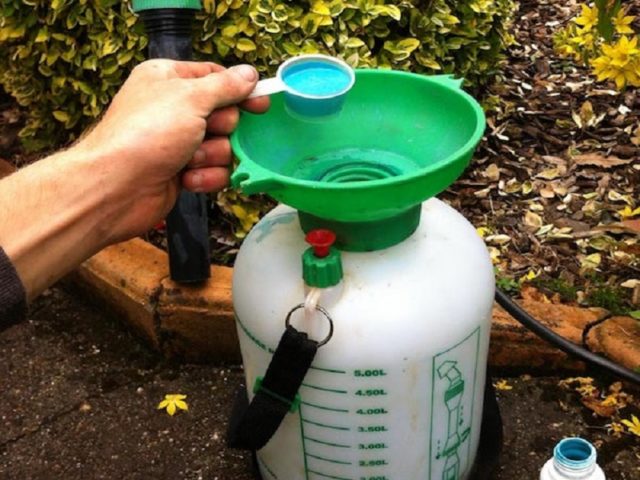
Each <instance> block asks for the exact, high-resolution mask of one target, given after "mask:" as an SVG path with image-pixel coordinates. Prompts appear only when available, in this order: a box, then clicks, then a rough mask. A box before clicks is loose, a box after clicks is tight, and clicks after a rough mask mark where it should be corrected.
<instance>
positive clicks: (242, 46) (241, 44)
mask: <svg viewBox="0 0 640 480" xmlns="http://www.w3.org/2000/svg"><path fill="white" fill-rule="evenodd" d="M236 48H237V49H238V50H240V51H241V52H253V51H254V50H255V49H256V44H255V43H253V41H252V40H249V39H248V38H241V39H239V40H238V42H237V43H236Z"/></svg>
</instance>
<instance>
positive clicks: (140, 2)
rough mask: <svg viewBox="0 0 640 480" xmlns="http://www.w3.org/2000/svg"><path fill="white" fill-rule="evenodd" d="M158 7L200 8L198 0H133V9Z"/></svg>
mask: <svg viewBox="0 0 640 480" xmlns="http://www.w3.org/2000/svg"><path fill="white" fill-rule="evenodd" d="M159 8H184V9H186V10H200V9H201V8H202V5H201V4H200V0H133V11H134V12H142V11H143V10H157V9H159Z"/></svg>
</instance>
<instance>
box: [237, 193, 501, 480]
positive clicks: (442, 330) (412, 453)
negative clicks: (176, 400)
mask: <svg viewBox="0 0 640 480" xmlns="http://www.w3.org/2000/svg"><path fill="white" fill-rule="evenodd" d="M307 248H308V245H306V244H305V241H304V233H303V231H302V229H301V228H300V224H299V220H298V215H297V212H296V211H295V210H293V209H291V208H289V207H286V206H279V207H277V208H276V209H274V210H273V211H272V212H270V213H269V214H268V215H267V216H266V217H265V218H263V219H262V220H261V221H260V222H259V223H258V224H257V225H256V226H255V227H254V229H253V230H252V231H251V233H250V234H249V235H248V237H247V238H246V240H245V242H244V243H243V245H242V248H241V249H240V253H239V255H238V258H237V261H236V264H235V269H234V280H233V295H234V307H235V312H236V315H237V325H238V335H239V338H240V345H241V349H242V356H243V360H244V366H245V372H246V379H247V385H248V391H249V396H250V398H251V397H252V396H253V394H252V391H251V390H252V386H253V385H254V383H255V381H256V377H258V376H262V375H264V372H265V370H266V368H267V365H268V364H269V362H270V359H271V354H272V352H273V350H274V349H275V348H276V345H277V344H278V341H279V339H280V337H281V336H282V334H283V331H284V328H285V323H284V322H285V316H286V315H287V313H288V312H289V311H290V310H291V309H292V308H293V307H294V306H296V305H298V304H300V303H301V302H303V301H304V298H305V295H306V289H305V285H304V283H303V281H302V265H301V260H300V259H301V255H302V254H303V252H304V251H305V250H306V249H307ZM341 253H342V264H343V270H344V277H343V280H342V281H341V282H340V283H339V284H338V285H336V286H334V287H331V288H330V289H327V290H325V291H324V292H323V295H322V297H321V298H320V302H319V304H320V305H322V306H323V307H324V308H325V309H326V310H327V311H328V312H329V314H330V316H331V318H332V319H333V323H334V327H335V330H334V333H333V337H332V338H331V340H330V341H329V342H328V343H327V344H326V345H325V346H323V347H321V348H320V349H319V350H318V353H317V355H316V357H315V360H314V362H313V366H312V368H311V370H310V371H309V373H308V374H307V376H306V378H305V380H304V383H303V385H302V387H301V389H300V391H299V394H300V397H301V404H300V408H299V409H298V410H297V411H296V412H295V413H290V414H288V415H287V417H286V418H285V420H284V421H283V423H282V424H281V425H280V427H279V429H278V430H277V432H276V433H275V435H274V436H273V438H272V439H271V441H270V442H269V443H268V444H267V445H266V446H265V447H264V448H262V449H261V450H259V451H258V452H257V457H258V464H259V467H260V471H261V474H262V477H263V479H264V480H270V479H278V480H321V479H340V480H418V479H420V480H422V479H431V480H463V479H468V478H470V477H469V472H470V470H471V468H472V465H473V463H474V459H475V454H476V451H477V447H478V440H479V435H480V422H481V417H482V402H483V391H484V385H485V374H486V361H487V352H488V344H489V332H490V321H491V308H492V304H493V294H494V277H493V269H492V265H491V262H490V260H489V258H488V255H487V251H486V248H485V245H484V243H483V241H482V240H481V239H480V238H479V236H478V235H477V234H476V231H475V229H474V228H473V227H472V226H471V224H469V222H467V221H466V220H465V219H464V218H463V217H462V216H461V215H460V214H459V213H457V212H456V211H455V210H453V209H452V208H451V207H449V206H448V205H446V204H445V203H443V202H441V201H440V200H437V199H430V200H428V201H427V202H425V203H424V204H423V206H422V213H421V220H420V225H419V227H418V229H417V230H416V231H415V232H414V233H413V234H412V235H411V236H410V237H409V238H407V239H405V240H404V241H402V242H400V243H398V244H396V245H394V246H392V247H389V248H386V249H383V250H378V251H373V252H341ZM303 317H304V316H303V314H302V313H300V315H298V316H297V317H296V315H294V317H293V318H294V322H296V325H297V326H299V327H300V329H303V330H305V331H309V332H310V334H311V336H315V338H318V339H319V338H321V337H322V336H324V334H325V333H326V330H327V323H326V320H325V319H324V317H323V316H322V315H320V314H317V315H315V316H313V318H310V319H308V318H307V319H305V318H303Z"/></svg>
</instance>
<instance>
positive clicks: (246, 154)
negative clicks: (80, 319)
mask: <svg viewBox="0 0 640 480" xmlns="http://www.w3.org/2000/svg"><path fill="white" fill-rule="evenodd" d="M460 83H461V82H460V81H457V80H454V79H452V78H451V77H450V76H432V77H428V76H423V75H416V74H411V73H405V72H398V71H392V70H358V71H357V72H356V82H355V85H354V87H353V88H352V89H351V91H350V92H349V94H348V96H347V99H346V101H345V104H344V106H343V108H342V111H341V112H340V113H339V114H337V115H335V116H332V117H327V118H323V119H321V120H317V119H305V118H303V117H299V116H297V115H291V114H289V112H287V110H286V107H285V104H284V100H283V95H281V94H280V95H274V96H272V97H271V100H272V103H271V108H270V110H269V111H268V112H267V113H266V114H263V115H255V114H250V113H243V114H242V117H241V120H240V122H239V125H238V128H237V129H236V131H235V133H234V134H233V136H232V139H231V143H232V146H233V151H234V153H235V155H236V156H237V157H238V159H239V160H240V164H239V166H238V168H237V169H236V170H235V172H234V173H233V175H232V177H231V182H232V185H233V186H234V187H240V188H242V190H243V191H244V192H245V193H247V194H252V193H258V192H263V193H267V194H268V195H270V196H271V197H273V198H275V199H276V200H278V201H280V202H282V203H285V204H287V205H290V206H292V207H294V208H296V209H298V210H299V211H300V212H303V213H304V214H306V218H314V219H320V220H328V221H331V222H338V223H344V222H346V223H353V224H366V223H371V222H377V223H380V222H382V224H384V222H385V221H387V222H389V221H391V223H392V224H393V223H394V222H393V219H394V218H400V219H403V218H404V220H402V222H404V223H405V224H406V223H407V222H408V223H409V224H412V225H413V227H411V228H412V229H411V231H409V232H408V234H411V233H412V232H413V228H415V227H416V226H417V224H418V221H419V207H418V206H419V204H420V203H421V202H423V201H424V200H426V199H427V198H430V197H432V196H434V195H436V194H437V193H439V192H441V191H442V190H444V189H445V188H447V186H449V185H450V184H451V183H453V181H454V180H455V179H456V178H457V177H458V176H459V175H460V174H461V173H462V171H463V170H464V168H465V167H466V166H467V164H468V163H469V161H470V159H471V156H472V154H473V152H474V150H475V148H476V146H477V144H478V142H479V141H480V139H481V138H482V135H483V132H484V128H485V117H484V113H483V111H482V108H481V107H480V105H479V104H478V103H477V102H476V101H475V100H474V99H473V98H472V97H471V96H469V95H468V94H467V93H465V92H463V91H462V90H461V89H460ZM416 215H417V218H415V216H416ZM301 218H302V215H301ZM410 218H412V219H413V220H411V219H410ZM304 223H305V222H303V228H304V227H305V225H304ZM307 223H309V222H307ZM315 223H318V222H315ZM320 223H322V222H320ZM311 226H316V225H309V227H311ZM406 228H409V227H406ZM406 228H405V229H406ZM385 229H387V230H388V229H389V225H387V226H386V227H385ZM401 229H402V228H401ZM405 233H406V232H405ZM406 236H407V235H404V237H406ZM404 237H403V238H404ZM343 243H344V242H343ZM354 249H359V248H358V247H356V248H354Z"/></svg>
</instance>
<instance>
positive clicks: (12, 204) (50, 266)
mask: <svg viewBox="0 0 640 480" xmlns="http://www.w3.org/2000/svg"><path fill="white" fill-rule="evenodd" d="M89 157H90V154H88V153H87V152H83V150H82V149H81V148H78V147H75V148H71V149H69V150H67V151H65V152H61V153H58V154H56V155H53V156H51V157H48V158H46V159H44V160H41V161H39V162H36V163H34V164H33V165H30V166H29V167H27V168H24V169H23V170H20V171H19V172H17V173H15V174H13V175H11V176H9V177H7V178H5V179H3V180H2V181H0V206H1V208H0V245H1V246H2V247H3V248H4V250H5V252H6V254H7V255H8V256H9V258H10V259H11V261H12V262H13V264H14V266H15V268H16V270H17V272H18V274H19V276H20V278H21V279H22V282H23V284H24V286H25V290H26V292H27V297H28V298H29V299H31V298H33V297H35V296H36V295H37V294H39V293H40V292H41V291H42V290H44V289H45V288H46V287H47V286H48V285H50V284H51V283H53V282H55V281H56V280H58V279H59V278H60V277H62V276H63V275H65V274H66V273H68V272H69V271H71V270H72V269H73V268H75V267H76V266H77V265H79V264H80V263H81V262H82V261H83V260H85V259H86V258H88V257H90V256H91V255H93V254H95V253H96V252H98V251H99V250H100V249H101V248H103V247H104V246H106V245H107V244H108V243H109V242H110V236H109V227H108V225H109V223H110V221H111V220H110V215H111V214H110V211H111V209H110V208H109V191H110V190H109V188H110V186H109V185H108V183H109V182H107V181H106V179H107V178H108V175H107V174H106V173H107V172H105V171H104V168H102V167H101V166H100V165H101V163H100V162H95V161H92V160H94V159H92V158H89ZM101 169H102V171H101Z"/></svg>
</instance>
